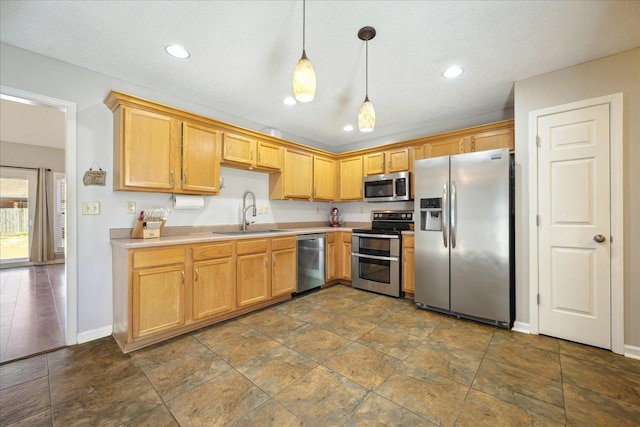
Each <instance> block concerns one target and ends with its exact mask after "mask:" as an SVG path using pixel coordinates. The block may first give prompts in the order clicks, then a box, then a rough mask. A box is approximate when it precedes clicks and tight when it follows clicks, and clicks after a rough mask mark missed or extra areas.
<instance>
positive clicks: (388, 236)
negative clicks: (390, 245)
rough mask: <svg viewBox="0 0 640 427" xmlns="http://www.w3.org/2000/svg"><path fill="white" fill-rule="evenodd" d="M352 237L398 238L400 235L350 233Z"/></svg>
mask: <svg viewBox="0 0 640 427" xmlns="http://www.w3.org/2000/svg"><path fill="white" fill-rule="evenodd" d="M351 235H352V236H354V237H377V238H378V239H399V238H400V236H398V235H397V234H358V233H352V234H351Z"/></svg>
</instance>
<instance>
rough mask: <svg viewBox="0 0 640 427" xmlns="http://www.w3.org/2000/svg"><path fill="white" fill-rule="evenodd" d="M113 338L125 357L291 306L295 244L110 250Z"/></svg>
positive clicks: (281, 240) (241, 242) (290, 239)
mask: <svg viewBox="0 0 640 427" xmlns="http://www.w3.org/2000/svg"><path fill="white" fill-rule="evenodd" d="M112 256H113V306H114V314H113V319H114V324H113V336H114V338H115V339H116V341H117V342H118V344H119V345H120V348H121V349H122V350H123V351H124V352H128V351H131V350H135V349H137V348H140V347H144V346H147V345H149V344H153V343H156V342H158V341H162V340H164V339H167V338H170V337H173V336H176V335H179V334H182V333H185V332H189V331H192V330H195V329H198V328H201V327H203V326H206V325H209V324H212V323H216V322H219V321H222V320H226V319H229V318H232V317H235V316H238V315H240V314H244V313H247V312H250V311H252V310H256V309H259V308H262V307H265V306H268V305H271V304H274V303H277V302H281V301H284V300H286V299H288V298H291V294H292V293H293V292H294V291H295V284H296V264H297V263H296V237H295V236H286V237H285V236H281V237H274V238H263V239H247V240H245V239H238V240H228V241H216V242H211V243H199V244H192V245H170V246H160V247H153V248H137V249H126V248H123V247H121V246H117V245H114V246H113V247H112Z"/></svg>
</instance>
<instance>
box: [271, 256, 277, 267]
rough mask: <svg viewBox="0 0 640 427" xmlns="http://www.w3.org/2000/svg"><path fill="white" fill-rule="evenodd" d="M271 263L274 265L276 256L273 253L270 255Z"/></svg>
mask: <svg viewBox="0 0 640 427" xmlns="http://www.w3.org/2000/svg"><path fill="white" fill-rule="evenodd" d="M271 265H273V267H275V266H276V256H275V255H272V256H271Z"/></svg>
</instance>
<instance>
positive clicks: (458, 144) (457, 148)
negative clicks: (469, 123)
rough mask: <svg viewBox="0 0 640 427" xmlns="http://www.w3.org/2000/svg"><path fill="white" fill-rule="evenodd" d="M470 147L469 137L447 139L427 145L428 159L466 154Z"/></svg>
mask: <svg viewBox="0 0 640 427" xmlns="http://www.w3.org/2000/svg"><path fill="white" fill-rule="evenodd" d="M468 146H469V137H468V136H465V137H454V138H446V139H443V140H440V141H433V142H429V143H427V144H425V152H426V155H427V157H428V158H429V157H440V156H451V155H454V154H461V153H464V152H465V150H466V149H467V148H466V147H468Z"/></svg>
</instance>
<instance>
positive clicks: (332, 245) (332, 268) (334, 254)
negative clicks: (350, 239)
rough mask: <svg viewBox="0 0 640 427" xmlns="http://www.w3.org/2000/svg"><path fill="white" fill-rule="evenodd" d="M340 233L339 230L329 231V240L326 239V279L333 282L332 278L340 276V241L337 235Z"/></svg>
mask: <svg viewBox="0 0 640 427" xmlns="http://www.w3.org/2000/svg"><path fill="white" fill-rule="evenodd" d="M338 234H340V233H339V232H336V233H327V240H326V244H325V246H326V248H325V250H326V254H325V257H324V259H325V276H326V279H325V280H326V281H327V282H331V281H332V280H335V279H337V278H338V277H339V274H338V271H337V267H338V265H339V264H338V262H339V259H338V256H339V251H338V243H337V242H336V235H338Z"/></svg>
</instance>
